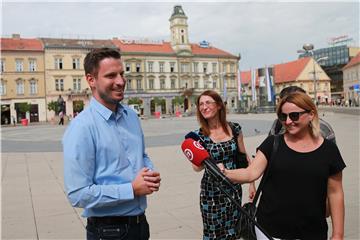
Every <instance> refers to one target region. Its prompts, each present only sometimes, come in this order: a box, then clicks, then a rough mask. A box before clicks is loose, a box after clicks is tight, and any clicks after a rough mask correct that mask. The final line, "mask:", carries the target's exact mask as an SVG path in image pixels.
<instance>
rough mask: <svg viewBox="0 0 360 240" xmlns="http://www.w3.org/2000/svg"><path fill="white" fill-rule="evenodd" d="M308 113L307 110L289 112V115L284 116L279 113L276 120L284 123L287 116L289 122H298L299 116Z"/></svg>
mask: <svg viewBox="0 0 360 240" xmlns="http://www.w3.org/2000/svg"><path fill="white" fill-rule="evenodd" d="M309 112H310V111H309V110H305V111H302V112H291V113H289V114H285V113H280V114H279V115H278V118H279V120H280V121H282V122H285V121H286V119H287V117H288V116H289V118H290V119H291V121H297V120H299V118H300V116H301V115H302V114H304V113H309Z"/></svg>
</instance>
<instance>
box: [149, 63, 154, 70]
mask: <svg viewBox="0 0 360 240" xmlns="http://www.w3.org/2000/svg"><path fill="white" fill-rule="evenodd" d="M153 66H154V63H153V62H148V71H149V72H153Z"/></svg>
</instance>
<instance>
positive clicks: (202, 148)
mask: <svg viewBox="0 0 360 240" xmlns="http://www.w3.org/2000/svg"><path fill="white" fill-rule="evenodd" d="M193 144H194V146H195V147H196V148H197V149H200V150H205V148H204V147H203V146H202V145H201V144H200V142H199V141H194V142H193Z"/></svg>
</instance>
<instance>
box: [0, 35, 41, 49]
mask: <svg viewBox="0 0 360 240" xmlns="http://www.w3.org/2000/svg"><path fill="white" fill-rule="evenodd" d="M0 44H1V51H10V50H11V51H14V50H15V51H43V49H44V47H43V44H42V42H41V41H40V40H38V39H26V38H1V39H0Z"/></svg>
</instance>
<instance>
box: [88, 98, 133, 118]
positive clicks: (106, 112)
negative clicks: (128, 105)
mask: <svg viewBox="0 0 360 240" xmlns="http://www.w3.org/2000/svg"><path fill="white" fill-rule="evenodd" d="M90 106H92V107H93V108H94V109H95V110H96V111H97V112H98V113H99V114H100V115H101V116H102V117H103V118H104V119H105V120H106V121H108V120H109V119H110V117H111V115H112V114H115V116H116V115H119V116H121V115H122V113H125V114H127V111H126V109H125V108H124V106H123V105H121V103H118V104H117V108H116V113H114V112H113V111H111V110H110V109H108V108H107V107H105V106H104V105H102V104H101V103H100V102H99V101H98V100H96V98H94V97H92V98H91V100H90Z"/></svg>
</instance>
